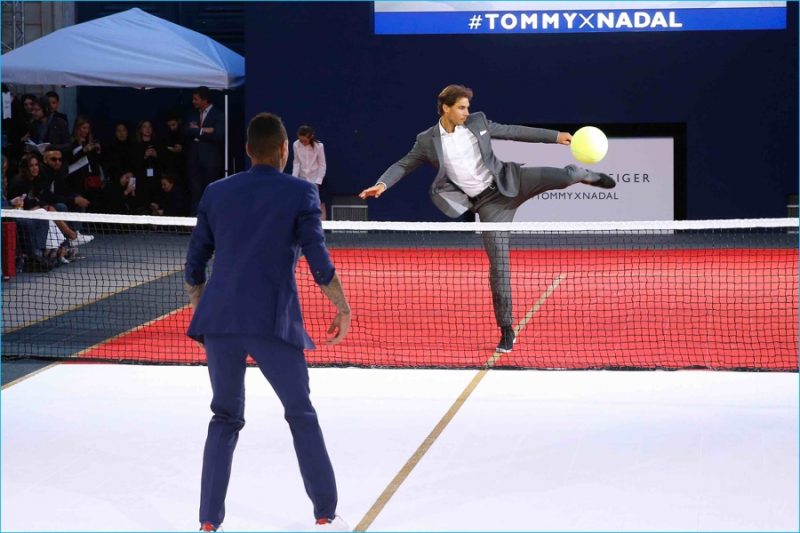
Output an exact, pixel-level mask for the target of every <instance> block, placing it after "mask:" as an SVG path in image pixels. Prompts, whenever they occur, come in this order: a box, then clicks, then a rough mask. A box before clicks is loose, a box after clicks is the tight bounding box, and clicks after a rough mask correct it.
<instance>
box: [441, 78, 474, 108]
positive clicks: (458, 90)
mask: <svg viewBox="0 0 800 533" xmlns="http://www.w3.org/2000/svg"><path fill="white" fill-rule="evenodd" d="M460 98H466V99H467V100H472V89H470V88H469V87H464V86H463V85H448V86H447V87H445V88H444V89H442V92H440V93H439V96H438V98H437V106H436V108H437V109H438V111H439V114H440V115H442V114H444V109H442V106H445V105H446V106H447V107H450V106H452V105H453V104H455V103H456V102H458V100H459V99H460Z"/></svg>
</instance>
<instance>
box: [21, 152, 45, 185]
mask: <svg viewBox="0 0 800 533" xmlns="http://www.w3.org/2000/svg"><path fill="white" fill-rule="evenodd" d="M34 159H35V160H36V162H37V163H39V173H40V174H41V172H42V169H41V166H42V162H41V161H39V157H38V156H37V155H36V154H25V155H23V156H22V158H21V159H20V160H19V173H20V174H21V175H22V177H23V178H25V181H33V174H31V161H32V160H34Z"/></svg>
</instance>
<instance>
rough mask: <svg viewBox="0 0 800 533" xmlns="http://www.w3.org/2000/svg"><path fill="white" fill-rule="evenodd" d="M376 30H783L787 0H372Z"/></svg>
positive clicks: (390, 32)
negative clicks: (524, 0) (737, 0)
mask: <svg viewBox="0 0 800 533" xmlns="http://www.w3.org/2000/svg"><path fill="white" fill-rule="evenodd" d="M374 6H375V33H376V34H377V35H410V34H425V35H431V34H520V33H528V34H541V33H598V32H644V31H697V30H778V29H786V2H769V1H765V2H696V1H688V2H585V1H581V2H375V4H374Z"/></svg>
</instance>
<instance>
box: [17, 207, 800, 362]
mask: <svg viewBox="0 0 800 533" xmlns="http://www.w3.org/2000/svg"><path fill="white" fill-rule="evenodd" d="M2 216H3V222H4V228H3V245H4V246H3V248H4V252H3V269H4V274H7V275H10V276H11V277H10V278H9V279H8V280H7V281H5V282H4V283H3V284H2V297H3V304H2V305H3V325H2V333H3V334H2V357H3V359H9V358H38V359H69V360H85V361H114V362H124V363H146V364H203V363H204V362H205V359H204V354H203V352H202V349H201V348H200V347H199V346H197V345H196V344H195V343H194V342H193V341H191V340H190V339H188V338H187V337H186V336H185V331H186V327H187V325H188V322H189V319H190V316H191V309H190V308H189V307H188V306H187V304H188V300H187V297H186V295H185V291H184V288H183V264H184V259H185V254H186V249H187V245H188V242H189V238H190V235H191V230H192V227H193V225H194V219H188V218H186V219H184V218H177V219H176V218H167V217H128V216H118V215H89V214H77V213H45V212H30V211H28V212H24V211H19V210H3V211H2ZM32 219H38V220H39V223H40V224H49V221H50V220H64V221H67V222H68V223H70V224H71V225H74V224H76V223H80V224H81V225H82V230H81V231H82V232H83V233H84V234H92V235H93V236H94V240H92V241H91V242H89V243H87V244H84V245H82V246H78V247H73V248H71V249H70V248H67V249H66V250H61V251H58V248H57V244H58V243H57V244H56V245H55V246H56V247H55V248H50V250H49V251H48V249H47V246H45V252H44V253H45V254H48V253H49V254H51V255H54V256H56V257H54V259H52V260H41V259H34V258H32V257H30V255H31V254H35V253H36V252H35V251H31V246H30V243H29V242H28V241H27V239H29V237H28V234H29V230H28V229H25V228H27V226H29V225H30V222H25V221H27V220H32ZM323 225H324V227H325V230H326V231H325V233H326V241H327V243H328V247H329V249H330V251H331V256H332V259H333V261H334V263H335V265H336V267H337V271H338V272H339V275H340V278H341V279H342V282H343V285H344V288H345V292H346V293H347V294H348V298H349V300H350V304H351V306H352V308H353V324H352V329H351V332H350V335H349V336H348V337H347V339H345V341H344V342H343V343H341V344H339V345H337V346H326V345H325V344H324V342H323V341H324V339H325V338H326V336H327V334H326V329H327V327H328V325H329V323H330V321H331V319H332V318H333V315H334V309H333V307H332V306H331V305H330V304H329V303H328V302H327V300H326V299H325V297H324V296H323V295H322V294H321V293H320V291H319V289H318V288H317V287H316V285H315V284H314V281H313V278H312V277H311V275H310V273H309V271H308V267H307V265H306V263H305V260H303V259H301V261H300V263H299V264H298V268H297V273H296V275H297V284H298V290H299V293H300V299H301V304H302V307H303V311H304V317H305V324H306V328H307V330H308V331H309V333H310V334H311V336H312V338H314V340H315V341H316V342H317V346H318V349H317V350H315V351H309V352H307V358H308V360H309V363H310V364H312V365H354V366H368V367H443V368H482V367H486V366H487V365H488V366H494V367H509V368H538V369H589V368H641V369H655V368H666V369H675V368H712V369H747V370H778V371H796V370H797V366H798V270H797V262H798V239H797V228H798V220H797V219H744V220H723V221H675V222H670V221H667V222H664V221H659V222H609V223H510V224H491V223H380V222H325V223H323ZM51 229H52V228H51ZM487 232H496V233H494V234H495V235H500V236H502V237H503V238H507V239H508V241H509V243H510V249H511V252H510V264H511V286H512V293H513V302H514V326H515V328H516V330H517V333H518V335H517V338H518V342H517V344H516V345H515V347H514V349H513V351H512V352H511V353H507V354H502V355H501V354H495V353H494V352H495V350H494V349H495V346H496V344H497V341H498V339H499V330H498V328H497V325H496V324H495V319H494V311H493V306H492V294H491V291H490V288H489V282H488V277H489V274H488V273H489V261H488V259H487V255H486V253H485V251H484V248H483V238H482V237H483V235H484V234H485V233H487ZM14 241H16V245H15V246H14V244H15V243H14ZM14 248H15V250H14ZM64 253H66V255H65V256H64V259H58V257H57V256H58V255H60V254H64ZM56 263H59V264H61V266H58V267H55V268H53V265H54V264H56ZM62 263H63V264H62ZM210 270H211V276H213V261H212V264H211V267H210Z"/></svg>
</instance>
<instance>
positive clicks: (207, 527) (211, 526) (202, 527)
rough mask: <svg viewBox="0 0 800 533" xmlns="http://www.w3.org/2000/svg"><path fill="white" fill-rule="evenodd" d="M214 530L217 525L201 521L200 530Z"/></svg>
mask: <svg viewBox="0 0 800 533" xmlns="http://www.w3.org/2000/svg"><path fill="white" fill-rule="evenodd" d="M216 530H217V526H215V525H214V524H212V523H211V522H203V523H202V524H201V525H200V531H216Z"/></svg>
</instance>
